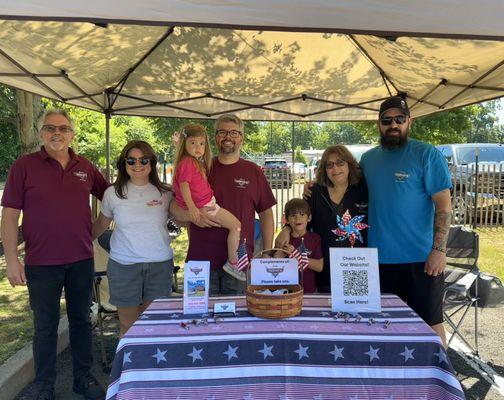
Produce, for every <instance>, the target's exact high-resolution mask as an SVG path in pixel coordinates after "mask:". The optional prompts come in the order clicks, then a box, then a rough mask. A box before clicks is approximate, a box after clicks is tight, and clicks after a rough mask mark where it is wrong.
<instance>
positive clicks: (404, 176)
mask: <svg viewBox="0 0 504 400" xmlns="http://www.w3.org/2000/svg"><path fill="white" fill-rule="evenodd" d="M394 176H395V180H396V182H400V183H404V182H406V181H407V180H408V178H409V176H410V174H408V173H406V172H404V171H397V172H394Z"/></svg>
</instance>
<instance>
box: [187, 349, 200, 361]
mask: <svg viewBox="0 0 504 400" xmlns="http://www.w3.org/2000/svg"><path fill="white" fill-rule="evenodd" d="M202 351H203V349H199V350H197V349H196V347H194V346H193V348H192V352H191V353H188V354H187V356H188V357H192V362H193V363H194V362H195V361H196V360H203V357H201V352H202Z"/></svg>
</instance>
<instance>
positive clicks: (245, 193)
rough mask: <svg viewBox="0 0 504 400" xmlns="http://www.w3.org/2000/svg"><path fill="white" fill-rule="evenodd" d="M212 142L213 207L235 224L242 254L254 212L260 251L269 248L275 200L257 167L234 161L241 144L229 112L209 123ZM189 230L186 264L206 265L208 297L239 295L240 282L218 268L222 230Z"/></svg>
mask: <svg viewBox="0 0 504 400" xmlns="http://www.w3.org/2000/svg"><path fill="white" fill-rule="evenodd" d="M215 142H216V144H217V149H218V150H219V154H218V155H217V157H215V158H214V159H213V162H212V169H211V171H210V174H209V176H208V182H209V183H210V186H212V189H213V190H214V195H215V199H216V200H217V204H219V205H220V206H221V207H223V208H225V209H226V210H228V211H229V212H231V213H233V215H234V216H235V217H236V218H238V219H239V220H240V222H241V224H242V235H241V236H242V238H241V239H242V240H243V239H244V238H246V239H247V252H248V255H249V257H251V256H252V252H253V249H254V225H255V213H256V212H257V213H258V214H259V220H260V222H261V232H262V240H263V248H264V249H270V248H271V247H272V244H273V234H274V222H273V212H272V210H271V207H273V206H274V205H275V204H276V200H275V197H274V196H273V192H272V191H271V188H270V186H269V183H268V181H267V179H266V177H265V176H264V173H263V172H262V170H261V168H260V167H259V166H258V165H257V164H254V163H253V162H250V161H246V160H244V159H242V158H240V150H241V147H242V145H243V121H242V120H241V119H239V118H238V117H237V116H235V115H232V114H225V115H222V116H221V117H219V118H218V119H217V121H216V122H215ZM201 224H202V225H204V224H205V222H202V223H201ZM190 229H191V234H190V236H189V249H188V252H187V260H204V261H208V260H209V261H210V266H211V272H210V292H211V294H237V293H243V291H244V289H245V282H242V281H239V280H237V279H235V278H233V277H232V276H231V275H228V274H227V273H226V272H224V270H223V269H222V267H223V265H224V264H225V263H226V260H227V235H228V232H227V230H226V229H223V228H203V227H199V226H196V225H194V224H192V225H191V228H190Z"/></svg>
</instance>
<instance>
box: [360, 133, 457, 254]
mask: <svg viewBox="0 0 504 400" xmlns="http://www.w3.org/2000/svg"><path fill="white" fill-rule="evenodd" d="M360 163H361V167H362V170H363V172H364V175H365V177H366V182H367V185H368V191H369V206H368V207H369V209H368V221H369V226H370V227H369V231H368V246H369V247H376V248H378V257H379V262H380V264H402V263H414V262H424V261H426V260H427V257H428V255H429V253H430V251H431V248H432V244H433V235H434V203H433V201H432V197H431V196H432V195H434V194H436V193H438V192H440V191H442V190H445V189H449V188H451V177H450V172H449V170H448V164H447V162H446V160H445V158H444V157H443V156H442V154H441V153H440V152H439V151H438V150H437V149H436V148H435V147H434V146H432V145H430V144H426V143H423V142H420V141H418V140H415V139H408V142H407V144H406V145H405V146H403V147H402V148H399V149H394V150H388V149H384V148H383V147H381V146H378V147H375V148H373V149H371V150H369V151H367V152H366V153H364V155H363V156H362V158H361V162H360Z"/></svg>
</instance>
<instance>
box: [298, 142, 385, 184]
mask: <svg viewBox="0 0 504 400" xmlns="http://www.w3.org/2000/svg"><path fill="white" fill-rule="evenodd" d="M346 147H347V148H348V150H350V153H352V155H353V156H354V157H355V159H356V160H357V162H359V161H360V159H361V157H362V155H363V154H364V153H365V152H366V151H368V150H370V149H372V148H373V147H375V145H374V144H348V145H346ZM321 157H322V156H320V157H314V158H312V159H311V161H310V164H309V165H308V172H307V175H308V180H310V181H312V180H314V179H315V176H316V175H317V169H318V167H319V161H320V158H321Z"/></svg>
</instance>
